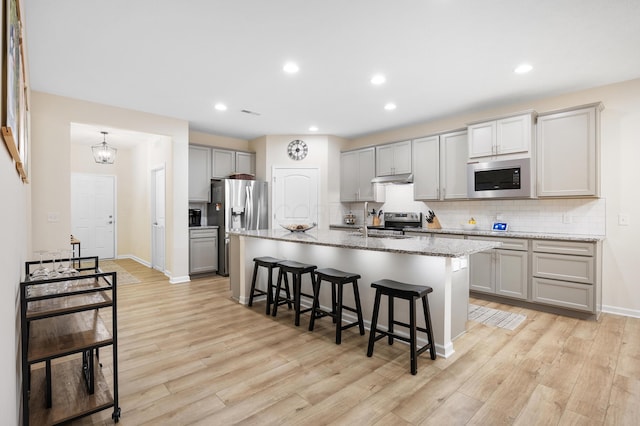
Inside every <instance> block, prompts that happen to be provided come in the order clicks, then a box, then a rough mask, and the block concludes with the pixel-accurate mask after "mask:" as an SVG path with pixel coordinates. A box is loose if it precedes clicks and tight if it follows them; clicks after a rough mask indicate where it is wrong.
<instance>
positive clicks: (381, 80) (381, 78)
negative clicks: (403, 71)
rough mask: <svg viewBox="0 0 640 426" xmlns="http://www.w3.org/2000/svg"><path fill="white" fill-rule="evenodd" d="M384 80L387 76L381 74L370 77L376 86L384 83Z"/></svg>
mask: <svg viewBox="0 0 640 426" xmlns="http://www.w3.org/2000/svg"><path fill="white" fill-rule="evenodd" d="M385 81H387V78H386V77H385V76H384V75H382V74H376V75H374V76H373V77H371V84H374V85H376V86H378V85H380V84H382V83H384V82H385Z"/></svg>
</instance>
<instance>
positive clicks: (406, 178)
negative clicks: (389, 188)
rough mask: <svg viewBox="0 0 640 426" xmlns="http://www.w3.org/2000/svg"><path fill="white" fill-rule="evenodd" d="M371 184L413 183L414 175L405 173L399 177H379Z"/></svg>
mask: <svg viewBox="0 0 640 426" xmlns="http://www.w3.org/2000/svg"><path fill="white" fill-rule="evenodd" d="M371 183H382V184H385V183H394V184H405V183H413V173H403V174H399V175H391V176H377V177H374V178H373V179H371Z"/></svg>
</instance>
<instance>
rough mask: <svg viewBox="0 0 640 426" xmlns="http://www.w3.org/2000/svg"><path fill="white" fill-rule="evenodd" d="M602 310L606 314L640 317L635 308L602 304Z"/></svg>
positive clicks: (639, 312)
mask: <svg viewBox="0 0 640 426" xmlns="http://www.w3.org/2000/svg"><path fill="white" fill-rule="evenodd" d="M602 312H606V313H607V314H615V315H622V316H625V317H632V318H640V311H639V310H637V309H627V308H619V307H617V306H605V305H602Z"/></svg>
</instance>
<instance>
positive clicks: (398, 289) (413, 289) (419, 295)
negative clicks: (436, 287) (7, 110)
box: [367, 280, 436, 374]
mask: <svg viewBox="0 0 640 426" xmlns="http://www.w3.org/2000/svg"><path fill="white" fill-rule="evenodd" d="M371 287H373V288H375V289H376V299H375V302H374V305H373V317H372V319H371V333H370V335H369V347H368V348H367V356H368V357H370V356H371V355H373V344H374V343H375V341H376V340H380V339H382V338H383V337H384V336H387V337H388V338H389V344H390V345H392V344H393V339H400V340H402V341H405V342H409V346H410V347H411V374H416V373H417V372H418V355H420V354H421V353H422V352H424V351H426V350H427V349H429V352H430V354H431V359H436V348H435V345H434V342H433V330H432V327H431V315H430V313H429V301H428V300H427V294H429V293H431V292H432V291H433V289H432V288H431V287H427V286H417V285H412V284H407V283H402V282H398V281H393V280H379V281H374V282H373V283H371ZM383 294H384V295H386V296H387V298H388V300H389V321H388V323H389V327H388V330H387V331H384V330H380V329H379V328H377V327H378V311H379V310H380V298H381V296H382V295H383ZM394 297H397V298H400V299H404V300H408V301H409V324H407V323H404V322H400V321H396V320H394V318H393V298H394ZM417 299H422V308H423V310H424V320H425V324H426V328H421V327H417V326H416V300H417ZM394 325H400V326H402V327H407V328H408V329H409V338H408V339H407V338H406V337H404V336H400V335H398V334H394V332H393V326H394ZM416 331H422V332H423V333H426V334H427V338H428V340H429V343H427V344H425V345H424V346H423V347H421V348H419V349H418V348H417V338H416ZM378 334H379V335H378Z"/></svg>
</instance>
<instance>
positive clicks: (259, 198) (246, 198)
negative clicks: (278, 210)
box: [207, 179, 269, 276]
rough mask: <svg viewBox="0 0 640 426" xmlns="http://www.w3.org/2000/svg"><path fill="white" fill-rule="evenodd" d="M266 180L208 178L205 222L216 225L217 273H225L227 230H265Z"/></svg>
mask: <svg viewBox="0 0 640 426" xmlns="http://www.w3.org/2000/svg"><path fill="white" fill-rule="evenodd" d="M267 197H268V190H267V182H263V181H259V180H242V179H220V180H212V181H211V203H210V204H209V205H208V206H207V224H208V225H217V226H218V227H219V228H218V274H220V275H224V276H228V275H229V231H230V230H252V229H267V228H268V227H269V222H268V220H269V212H268V204H267Z"/></svg>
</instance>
